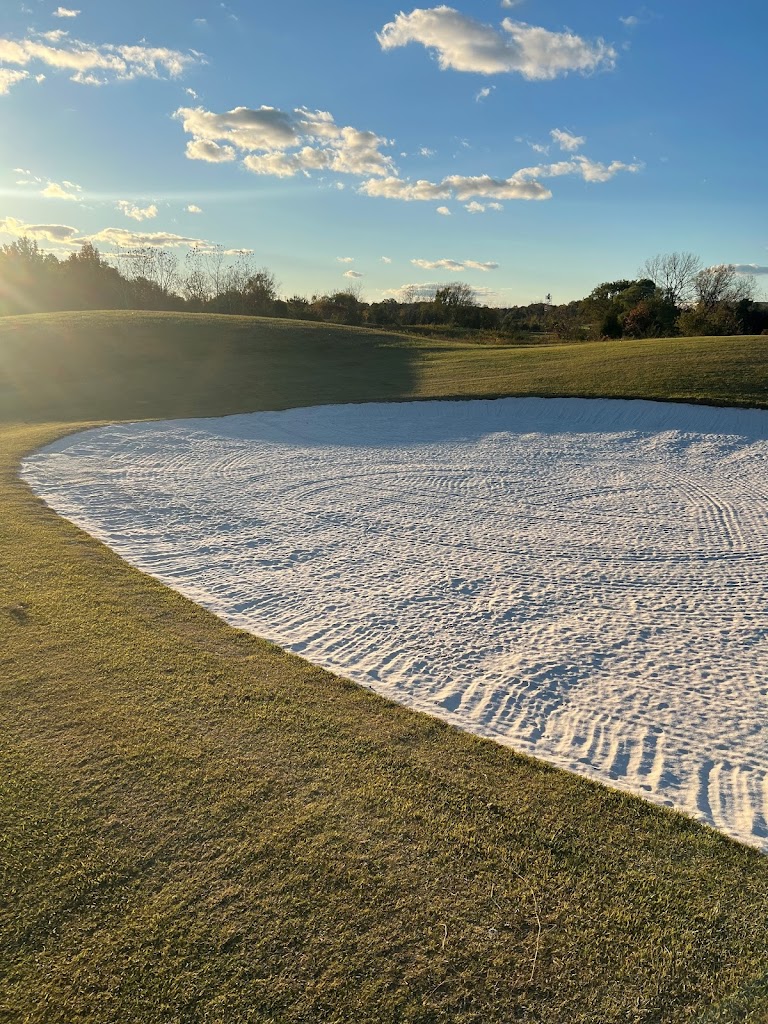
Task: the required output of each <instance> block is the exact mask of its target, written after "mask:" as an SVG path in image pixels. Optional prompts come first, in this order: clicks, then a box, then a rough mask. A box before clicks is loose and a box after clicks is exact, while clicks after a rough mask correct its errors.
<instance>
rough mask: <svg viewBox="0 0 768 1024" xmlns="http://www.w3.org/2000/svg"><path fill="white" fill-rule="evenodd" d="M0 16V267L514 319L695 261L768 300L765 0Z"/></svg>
mask: <svg viewBox="0 0 768 1024" xmlns="http://www.w3.org/2000/svg"><path fill="white" fill-rule="evenodd" d="M4 8H6V9H5V10H4V16H3V19H2V23H1V24H0V112H2V125H3V130H2V134H1V135H0V196H1V197H2V205H1V206H0V242H8V241H12V240H13V238H14V237H16V236H18V235H20V234H28V235H30V236H32V237H36V238H37V239H38V241H39V244H40V245H41V246H42V247H44V248H46V249H50V250H51V251H54V252H57V253H59V254H66V252H67V251H69V250H71V249H72V248H77V247H78V246H79V244H80V243H81V241H82V240H83V239H92V240H93V241H94V244H96V245H97V246H98V247H99V248H100V249H101V251H102V252H103V253H105V254H107V255H108V254H110V253H112V252H113V251H115V249H116V247H119V246H122V247H124V248H125V247H131V246H135V245H141V244H150V243H156V244H167V245H170V246H171V247H173V248H174V250H175V251H177V252H178V254H179V256H180V257H183V255H184V253H185V251H186V246H187V245H190V244H195V242H197V243H198V244H203V245H205V244H220V245H222V246H224V248H225V249H227V250H236V249H249V250H253V260H254V262H255V263H256V265H259V266H261V265H264V266H267V267H268V268H270V269H271V270H272V271H273V273H274V274H275V276H276V277H277V279H278V281H279V282H280V291H281V293H282V294H285V295H292V294H303V295H308V296H309V295H311V294H312V293H313V292H328V291H333V290H338V289H341V288H345V287H348V286H350V285H354V286H357V287H359V288H360V289H361V290H362V294H363V297H364V298H366V299H369V300H376V299H380V298H384V297H386V296H387V295H390V294H396V293H397V290H398V289H399V288H401V287H402V286H405V285H416V286H422V285H424V286H426V285H429V284H433V283H435V282H445V281H453V280H462V281H465V282H467V283H468V284H470V285H472V286H473V287H474V288H476V289H477V290H478V292H479V294H480V295H481V296H485V297H486V298H487V301H489V302H491V303H493V304H499V305H514V304H517V303H526V302H531V301H536V300H540V299H542V298H543V297H544V295H545V294H547V293H551V295H552V299H553V301H555V302H564V301H568V300H570V299H574V298H579V297H581V296H583V295H584V294H586V293H588V292H589V291H590V290H591V289H592V288H593V287H594V286H595V285H596V284H598V283H599V282H601V281H605V280H613V279H616V278H620V277H634V276H635V275H636V274H637V271H638V269H639V267H640V266H641V264H642V263H643V261H644V260H645V259H646V258H648V257H651V256H654V255H656V254H657V253H662V252H671V251H674V250H690V251H692V252H694V253H696V254H697V255H698V256H699V257H700V258H701V259H702V260H703V262H704V263H705V264H716V263H733V264H739V265H744V266H745V267H747V266H753V267H754V268H755V272H756V274H757V275H758V277H757V280H758V284H759V286H760V290H761V291H763V292H764V291H765V290H766V289H765V286H766V285H767V284H768V221H766V217H765V214H766V205H767V204H766V187H765V181H766V167H768V133H767V132H766V130H765V125H766V109H765V93H766V84H768V72H767V71H766V64H765V40H766V38H767V37H768V6H767V5H765V4H763V3H758V2H757V0H742V3H741V4H739V5H734V7H733V8H724V7H723V6H722V5H720V4H717V5H716V4H714V3H709V2H708V0H703V2H701V0H700V2H698V3H695V4H694V3H693V2H688V0H665V2H664V3H663V4H662V3H661V2H659V4H658V5H657V6H655V7H653V6H649V7H646V6H643V5H642V4H641V3H637V4H636V3H634V2H632V0H627V2H626V3H625V2H623V0H620V2H618V0H592V2H591V3H589V4H586V5H576V6H574V5H572V4H566V3H564V2H558V0H493V2H491V0H455V3H454V4H452V5H451V6H441V5H436V6H432V7H429V6H423V7H411V6H404V7H402V9H401V8H400V6H398V4H397V3H395V4H392V3H390V2H380V0H367V2H366V3H356V2H351V0H349V2H347V3H343V4H342V3H333V2H329V3H326V4H324V5H323V4H318V3H316V2H309V0H290V2H287V3H281V4H277V3H267V2H260V0H229V2H227V3H221V2H220V0H151V2H150V0H131V2H130V3H126V2H122V0H77V2H75V0H72V3H71V5H70V4H69V2H67V4H66V6H61V7H59V6H58V4H56V3H55V2H54V3H50V2H48V0H46V2H40V0H25V2H23V3H16V2H15V0H9V2H8V3H7V4H4ZM9 8H10V9H9Z"/></svg>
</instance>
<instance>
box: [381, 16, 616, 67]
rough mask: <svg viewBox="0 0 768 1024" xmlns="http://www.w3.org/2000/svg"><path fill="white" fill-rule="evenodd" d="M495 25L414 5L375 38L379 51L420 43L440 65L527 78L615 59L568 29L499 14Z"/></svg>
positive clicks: (605, 49) (612, 53)
mask: <svg viewBox="0 0 768 1024" xmlns="http://www.w3.org/2000/svg"><path fill="white" fill-rule="evenodd" d="M501 27H502V29H503V32H498V31H497V30H496V29H495V28H493V27H492V26H490V25H484V24H482V23H481V22H479V21H475V20H474V19H472V18H468V17H466V16H465V15H463V14H460V13H459V12H458V11H456V10H454V9H453V8H452V7H446V6H441V7H434V8H431V9H429V10H424V9H421V8H416V9H415V10H413V11H412V12H411V13H410V14H404V13H402V12H401V13H400V14H398V15H397V16H396V17H395V20H394V21H391V22H389V23H388V24H386V25H385V26H384V28H383V29H382V30H381V32H379V33H378V35H377V39H378V41H379V44H380V45H381V48H382V49H383V50H392V49H394V48H395V47H399V46H406V45H407V44H408V43H421V44H422V45H423V46H425V47H427V48H429V49H432V50H435V51H436V52H437V57H438V63H439V65H440V67H441V68H442V69H443V70H445V69H446V68H453V69H454V70H456V71H470V72H477V73H479V74H484V75H494V74H499V73H502V72H517V73H519V74H521V75H522V76H523V77H524V78H528V79H549V78H557V76H558V75H562V74H566V73H567V72H569V71H581V72H582V73H587V72H589V71H594V70H596V69H597V68H599V67H606V68H611V67H613V66H614V63H615V60H616V51H615V50H614V49H613V48H612V47H611V46H609V45H608V44H607V43H605V42H604V41H603V40H602V39H598V40H597V41H596V42H594V43H589V42H586V41H585V40H584V39H582V38H580V37H579V36H577V35H574V34H573V33H572V32H549V31H547V29H544V28H538V27H536V26H533V25H526V24H525V23H524V22H519V21H513V20H512V19H511V18H505V19H504V20H503V21H502V23H501Z"/></svg>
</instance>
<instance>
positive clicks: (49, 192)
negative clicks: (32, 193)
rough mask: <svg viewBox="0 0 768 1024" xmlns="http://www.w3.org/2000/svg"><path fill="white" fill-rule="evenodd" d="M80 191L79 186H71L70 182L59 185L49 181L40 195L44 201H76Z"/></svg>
mask: <svg viewBox="0 0 768 1024" xmlns="http://www.w3.org/2000/svg"><path fill="white" fill-rule="evenodd" d="M81 191H82V189H81V188H80V186H79V185H73V184H72V182H71V181H65V182H64V183H63V185H60V184H59V183H58V182H57V181H49V182H48V184H47V185H46V186H45V188H44V189H43V190H42V191H41V193H40V195H41V196H45V198H46V199H69V200H75V201H77V200H78V199H80V198H81V197H80V196H79V195H78V194H77V193H78V192H81Z"/></svg>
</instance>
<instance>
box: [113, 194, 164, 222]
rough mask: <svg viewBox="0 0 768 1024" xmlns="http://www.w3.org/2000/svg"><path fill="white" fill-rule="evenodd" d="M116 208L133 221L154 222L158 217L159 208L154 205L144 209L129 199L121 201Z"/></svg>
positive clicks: (116, 204)
mask: <svg viewBox="0 0 768 1024" xmlns="http://www.w3.org/2000/svg"><path fill="white" fill-rule="evenodd" d="M115 206H116V207H117V209H118V210H120V212H121V213H124V214H125V216H126V217H130V218H131V220H139V221H141V220H154V218H155V217H156V216H157V207H156V206H155V204H154V203H152V204H151V205H150V206H145V207H144V208H142V207H140V206H136V205H135V203H132V202H130V201H129V200H128V199H119V200H118V201H117V202H116V203H115Z"/></svg>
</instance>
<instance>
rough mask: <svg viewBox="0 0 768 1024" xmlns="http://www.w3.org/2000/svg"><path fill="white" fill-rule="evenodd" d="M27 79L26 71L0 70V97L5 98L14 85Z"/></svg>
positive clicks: (27, 73)
mask: <svg viewBox="0 0 768 1024" xmlns="http://www.w3.org/2000/svg"><path fill="white" fill-rule="evenodd" d="M25 78H29V72H28V71H12V70H11V69H10V68H0V96H7V95H8V93H9V92H10V91H11V89H12V88H13V86H14V85H16V84H17V83H18V82H23V81H24V79H25Z"/></svg>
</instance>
